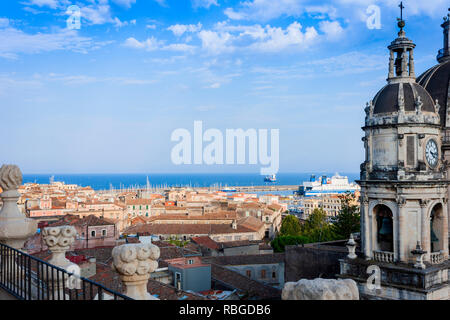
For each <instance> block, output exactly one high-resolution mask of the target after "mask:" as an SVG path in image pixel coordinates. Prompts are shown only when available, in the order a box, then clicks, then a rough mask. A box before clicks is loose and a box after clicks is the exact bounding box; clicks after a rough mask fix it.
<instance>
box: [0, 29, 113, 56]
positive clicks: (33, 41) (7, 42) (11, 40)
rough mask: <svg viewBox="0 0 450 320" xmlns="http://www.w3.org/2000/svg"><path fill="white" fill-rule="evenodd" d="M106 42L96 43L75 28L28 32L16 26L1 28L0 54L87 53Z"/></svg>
mask: <svg viewBox="0 0 450 320" xmlns="http://www.w3.org/2000/svg"><path fill="white" fill-rule="evenodd" d="M105 44H106V43H95V42H94V41H93V40H92V39H91V38H87V37H82V36H80V35H78V33H77V32H76V31H74V30H67V29H61V30H58V31H56V32H53V33H36V34H28V33H25V32H23V31H21V30H18V29H15V28H5V29H0V56H2V57H6V58H17V56H18V54H20V53H26V54H36V53H41V52H49V51H56V50H70V51H75V52H80V53H86V52H88V51H89V50H93V49H97V48H99V47H101V46H103V45H105Z"/></svg>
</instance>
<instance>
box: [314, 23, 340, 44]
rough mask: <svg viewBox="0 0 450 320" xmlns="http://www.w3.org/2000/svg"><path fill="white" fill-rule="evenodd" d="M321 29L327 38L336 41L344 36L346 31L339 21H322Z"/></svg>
mask: <svg viewBox="0 0 450 320" xmlns="http://www.w3.org/2000/svg"><path fill="white" fill-rule="evenodd" d="M319 29H320V31H322V32H323V33H325V35H326V36H327V39H328V40H331V41H335V40H339V38H340V37H341V36H342V35H343V34H344V29H343V28H342V27H341V24H340V23H339V22H338V21H321V22H320V23H319Z"/></svg>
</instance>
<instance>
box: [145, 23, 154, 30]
mask: <svg viewBox="0 0 450 320" xmlns="http://www.w3.org/2000/svg"><path fill="white" fill-rule="evenodd" d="M145 27H146V28H147V29H151V30H155V29H156V25H155V24H148V25H146V26H145Z"/></svg>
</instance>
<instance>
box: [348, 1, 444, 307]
mask: <svg viewBox="0 0 450 320" xmlns="http://www.w3.org/2000/svg"><path fill="white" fill-rule="evenodd" d="M400 8H401V18H400V19H398V20H399V21H398V27H399V28H400V31H399V32H398V37H397V38H396V39H395V40H394V41H392V42H391V44H390V45H389V46H388V49H389V52H390V58H389V68H388V69H389V73H388V78H387V84H386V86H385V87H383V88H382V89H381V90H380V91H379V92H378V93H377V94H376V96H375V98H374V99H373V100H372V101H370V102H369V103H367V105H366V108H365V112H366V119H365V125H364V127H363V128H362V129H363V131H364V133H365V134H364V137H363V139H362V140H363V142H364V149H365V161H364V163H362V164H361V177H360V180H359V181H358V183H359V185H360V186H361V250H360V253H359V255H358V257H357V258H353V259H352V258H351V257H350V256H349V257H348V258H347V259H344V260H341V277H343V278H353V279H354V280H356V281H357V282H358V283H359V289H360V293H361V296H365V297H366V298H368V299H380V298H381V299H426V300H428V299H432V300H434V299H449V283H448V268H449V260H448V215H447V198H448V193H447V187H448V186H449V181H448V180H447V176H446V169H445V164H444V161H443V155H442V152H441V151H440V150H441V141H442V132H441V126H440V116H439V108H440V107H439V105H438V104H437V103H435V102H434V101H433V99H432V98H431V96H430V94H429V93H428V92H427V91H426V90H425V89H424V88H423V87H422V86H420V85H419V84H417V83H416V76H415V71H414V48H415V46H416V45H415V44H414V43H413V41H412V40H410V39H408V38H407V37H406V33H405V31H404V28H405V26H406V23H405V21H404V20H403V9H404V7H403V4H400ZM369 266H377V267H378V268H380V270H381V273H380V275H379V276H380V277H381V279H380V280H381V286H380V287H379V288H378V289H377V290H376V291H372V290H371V289H370V286H369V287H368V286H367V283H366V282H367V279H368V276H369V275H368V274H366V273H365V270H367V268H368V267H369ZM418 279H420V281H419V280H418Z"/></svg>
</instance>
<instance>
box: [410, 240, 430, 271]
mask: <svg viewBox="0 0 450 320" xmlns="http://www.w3.org/2000/svg"><path fill="white" fill-rule="evenodd" d="M411 253H412V254H413V255H414V257H416V263H415V264H414V268H416V269H425V268H426V265H425V264H424V263H423V256H424V255H425V254H426V253H427V252H426V251H424V250H422V246H421V244H420V241H417V245H416V249H414V250H413V251H411Z"/></svg>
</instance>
